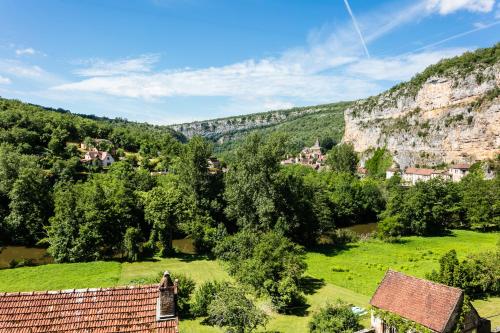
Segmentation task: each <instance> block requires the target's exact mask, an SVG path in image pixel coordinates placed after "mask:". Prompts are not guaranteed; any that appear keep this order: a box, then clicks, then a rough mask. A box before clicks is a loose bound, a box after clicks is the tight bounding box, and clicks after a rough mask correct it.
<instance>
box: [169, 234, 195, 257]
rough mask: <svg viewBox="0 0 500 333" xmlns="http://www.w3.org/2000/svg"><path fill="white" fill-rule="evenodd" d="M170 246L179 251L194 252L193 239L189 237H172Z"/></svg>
mask: <svg viewBox="0 0 500 333" xmlns="http://www.w3.org/2000/svg"><path fill="white" fill-rule="evenodd" d="M172 246H173V247H174V248H175V249H177V251H179V252H181V253H186V254H196V250H195V248H194V243H193V240H192V239H190V238H183V239H174V240H173V241H172Z"/></svg>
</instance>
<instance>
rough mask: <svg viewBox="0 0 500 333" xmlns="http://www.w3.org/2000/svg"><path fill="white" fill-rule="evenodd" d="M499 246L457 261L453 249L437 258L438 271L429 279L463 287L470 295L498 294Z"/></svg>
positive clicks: (431, 274)
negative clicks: (490, 250)
mask: <svg viewBox="0 0 500 333" xmlns="http://www.w3.org/2000/svg"><path fill="white" fill-rule="evenodd" d="M499 276H500V247H499V248H497V250H496V251H494V252H493V251H492V252H484V253H479V254H475V255H470V256H468V257H467V259H465V260H463V261H459V260H458V257H457V253H456V251H455V250H450V251H449V252H447V253H445V254H444V255H443V256H442V257H441V258H440V259H439V271H436V270H433V271H432V272H431V273H430V274H428V275H427V278H428V279H429V280H432V281H435V282H439V283H443V284H446V285H449V286H452V287H457V288H461V289H463V290H464V291H465V292H466V294H468V295H469V296H471V297H478V296H483V295H485V294H490V295H499V294H500V279H499Z"/></svg>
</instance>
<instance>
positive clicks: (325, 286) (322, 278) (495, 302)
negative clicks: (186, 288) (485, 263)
mask: <svg viewBox="0 0 500 333" xmlns="http://www.w3.org/2000/svg"><path fill="white" fill-rule="evenodd" d="M499 238H500V234H498V233H478V232H473V231H462V230H457V231H454V232H453V233H452V234H450V235H449V236H443V237H405V238H403V239H402V241H401V242H400V243H394V244H392V243H391V244H388V243H383V242H381V241H378V240H368V241H362V242H359V243H355V244H348V245H347V246H345V247H344V248H340V249H339V248H334V247H331V246H322V247H318V248H316V249H314V250H311V251H309V252H308V253H307V257H306V261H307V264H308V269H307V272H306V279H305V280H306V286H307V294H306V299H307V304H308V306H307V307H306V308H304V309H299V310H300V311H298V313H297V314H296V315H286V316H285V315H278V314H274V313H272V312H271V311H269V313H270V314H271V320H270V322H269V324H268V325H267V327H266V330H267V331H270V332H275V331H279V332H307V323H308V321H309V319H310V316H311V314H312V313H314V312H315V311H316V310H317V309H318V308H320V307H321V306H323V305H324V304H326V303H327V302H333V301H334V300H335V299H337V298H341V299H343V300H345V301H347V302H349V303H351V304H353V305H358V306H361V307H364V308H367V307H368V302H369V300H370V296H371V294H372V293H373V291H374V290H375V288H376V286H377V284H378V283H379V282H380V280H381V279H382V277H383V276H384V274H385V271H386V270H387V269H394V270H398V271H401V272H404V273H406V274H410V275H414V276H418V277H424V276H425V274H426V273H428V272H430V271H432V269H436V268H438V259H439V257H440V256H441V255H442V254H444V253H445V252H447V251H448V250H450V249H455V250H457V253H458V254H459V256H461V257H465V256H467V255H468V254H472V253H477V252H483V251H487V250H493V249H495V247H496V246H497V244H498V242H499ZM164 270H170V271H171V272H175V273H182V274H186V275H189V276H191V277H192V278H193V279H194V280H195V281H196V282H197V283H198V284H200V283H202V282H204V281H208V280H227V279H230V277H229V276H228V275H227V273H226V272H225V271H224V269H223V267H222V264H221V263H220V262H218V261H215V260H208V259H206V258H202V257H198V256H195V255H183V256H180V257H176V258H167V259H163V258H158V259H155V260H151V261H143V262H135V263H119V262H112V261H107V262H90V263H78V264H49V265H43V266H36V267H22V268H15V269H4V270H0V291H7V292H9V291H31V290H58V289H73V288H89V287H110V286H117V285H127V284H133V283H138V282H140V280H141V279H142V278H147V277H151V276H153V275H156V274H157V272H159V271H164ZM260 305H262V306H263V307H264V308H266V306H267V303H266V302H264V301H260ZM474 305H475V306H476V308H477V310H478V311H479V313H480V314H481V315H482V316H484V317H488V316H491V315H494V314H496V313H497V312H498V309H500V298H489V299H487V300H478V301H475V302H474ZM491 319H492V322H493V326H498V325H500V317H499V316H497V317H493V318H491ZM363 323H364V324H365V325H368V323H369V320H368V318H367V317H365V318H363ZM180 329H181V332H200V333H203V332H221V331H220V330H219V329H216V328H213V327H209V326H204V325H201V324H200V320H199V319H197V320H181V327H180Z"/></svg>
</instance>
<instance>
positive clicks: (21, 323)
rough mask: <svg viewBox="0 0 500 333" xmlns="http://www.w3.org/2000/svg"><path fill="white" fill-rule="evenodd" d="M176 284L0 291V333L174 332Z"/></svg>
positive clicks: (176, 323)
mask: <svg viewBox="0 0 500 333" xmlns="http://www.w3.org/2000/svg"><path fill="white" fill-rule="evenodd" d="M176 298H177V281H175V282H173V281H172V279H171V278H170V275H169V274H168V272H165V273H164V276H163V279H162V281H161V282H160V284H159V285H146V286H130V287H116V288H98V289H70V290H61V291H40V292H38V291H37V292H26V293H19V292H18V293H0V332H2V333H3V332H5V333H7V332H9V333H25V332H26V333H28V332H33V333H34V332H40V333H45V332H47V333H48V332H64V333H77V332H96V333H97V332H100V333H111V332H137V333H177V332H178V331H179V329H178V326H179V319H178V316H177V309H176Z"/></svg>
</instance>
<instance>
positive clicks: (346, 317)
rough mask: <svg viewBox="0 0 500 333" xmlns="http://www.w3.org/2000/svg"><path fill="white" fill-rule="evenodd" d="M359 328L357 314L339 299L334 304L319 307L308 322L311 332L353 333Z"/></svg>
mask: <svg viewBox="0 0 500 333" xmlns="http://www.w3.org/2000/svg"><path fill="white" fill-rule="evenodd" d="M359 329H361V325H360V324H359V316H358V315H357V314H355V313H353V312H352V310H351V307H350V306H349V305H348V304H346V303H344V302H342V301H341V300H340V299H339V300H338V301H337V302H336V303H335V304H333V305H332V304H327V305H326V306H325V307H323V308H322V309H320V310H319V312H317V313H315V314H314V315H313V317H312V319H311V321H310V322H309V332H311V333H323V332H329V333H353V332H356V331H358V330H359Z"/></svg>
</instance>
